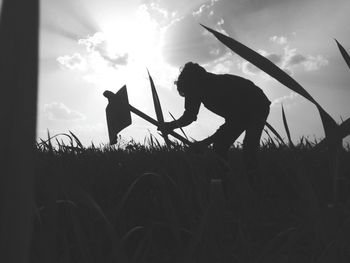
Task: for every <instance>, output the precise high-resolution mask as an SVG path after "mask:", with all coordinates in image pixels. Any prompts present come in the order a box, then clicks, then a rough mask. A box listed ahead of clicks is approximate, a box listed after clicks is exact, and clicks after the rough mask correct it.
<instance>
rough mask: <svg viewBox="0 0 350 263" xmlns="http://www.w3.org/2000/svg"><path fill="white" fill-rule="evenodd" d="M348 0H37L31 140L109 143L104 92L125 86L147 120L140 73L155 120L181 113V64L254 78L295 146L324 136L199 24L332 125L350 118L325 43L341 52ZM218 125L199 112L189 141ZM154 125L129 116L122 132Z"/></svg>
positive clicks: (312, 116)
mask: <svg viewBox="0 0 350 263" xmlns="http://www.w3.org/2000/svg"><path fill="white" fill-rule="evenodd" d="M349 11H350V2H349V1H348V0H333V1H328V0H327V1H326V0H210V1H203V0H194V1H185V0H176V1H174V0H162V1H160V0H158V1H147V0H143V1H136V0H129V1H121V0H119V1H118V0H98V1H97V0H44V1H41V31H40V33H41V35H40V93H39V105H38V137H45V136H46V131H47V129H49V131H50V133H51V134H56V133H61V132H68V131H69V130H70V131H72V132H74V133H75V134H76V135H77V136H78V137H79V138H80V139H81V140H82V141H83V142H84V143H85V144H86V145H88V144H89V143H90V142H91V141H93V142H94V143H95V144H99V143H108V134H107V126H106V119H105V107H106V105H107V100H106V99H105V98H104V97H103V96H102V93H103V91H104V90H111V91H113V92H116V91H117V90H118V89H119V88H120V87H122V86H123V85H124V84H126V85H127V88H128V93H129V101H130V103H131V104H132V105H133V106H135V107H136V108H138V109H140V110H142V111H144V112H145V113H147V114H149V115H151V116H152V117H154V118H155V112H154V109H153V102H152V97H151V90H150V86H149V81H148V76H147V68H148V69H149V71H150V73H151V75H152V76H153V79H154V82H155V85H156V87H157V90H158V93H159V97H160V100H161V103H162V107H163V112H164V117H165V119H166V120H168V121H170V120H171V117H170V115H169V114H168V112H169V111H170V112H171V113H172V114H173V115H175V116H176V117H179V116H181V114H182V112H183V104H184V100H183V98H181V97H180V96H179V95H178V93H177V91H176V87H175V86H174V84H173V82H174V80H176V77H177V75H178V73H179V67H181V66H182V65H183V64H184V63H186V62H188V61H193V62H197V63H199V64H201V65H202V66H204V67H205V68H206V69H207V70H208V71H211V72H214V73H220V74H221V73H230V74H236V75H240V76H242V77H245V78H249V79H251V80H253V81H254V82H255V83H256V84H257V85H258V86H260V87H261V88H262V89H263V90H264V92H265V93H266V94H267V96H268V97H269V99H270V100H271V101H272V102H273V105H272V107H271V113H270V117H269V119H268V121H269V122H270V123H271V124H273V125H274V126H275V127H276V128H277V130H278V131H279V132H280V133H281V134H282V136H284V137H285V132H284V129H283V124H282V117H281V103H283V105H284V107H285V112H286V115H287V120H288V122H289V126H290V130H291V134H292V137H293V138H294V140H297V139H299V138H300V137H301V136H303V135H305V136H309V137H310V138H313V137H314V136H315V137H316V138H321V137H323V130H322V124H321V120H320V118H319V115H318V112H317V110H316V108H315V107H314V106H313V105H312V104H311V103H310V102H308V101H306V100H304V99H303V98H301V97H300V96H298V95H296V94H294V93H292V92H291V91H290V90H288V89H287V88H286V87H284V86H283V85H282V84H280V83H278V82H276V81H274V80H273V79H271V78H269V77H268V76H266V75H265V74H263V73H262V72H260V71H259V70H258V69H256V68H255V67H254V66H252V65H251V64H249V63H247V62H246V61H244V60H243V59H242V58H240V57H239V56H238V55H236V54H233V53H232V52H230V51H228V50H227V49H226V48H225V47H224V46H223V45H222V44H220V43H219V42H218V41H217V40H216V39H215V38H214V37H213V35H211V34H208V33H207V32H205V30H204V29H203V28H202V27H201V26H200V25H199V23H202V24H204V25H206V26H209V27H211V28H214V29H216V30H219V31H220V32H222V33H224V34H227V35H229V36H231V37H233V38H235V39H236V40H238V41H240V42H242V43H243V44H245V45H247V46H249V47H251V48H253V49H254V50H256V51H258V52H260V53H261V54H263V55H264V56H266V57H268V58H269V59H270V60H271V61H273V62H274V63H276V64H277V65H279V66H280V67H281V68H283V69H284V70H285V71H287V72H288V73H289V74H291V75H292V76H293V77H294V78H295V79H296V80H297V81H298V82H299V83H300V84H301V85H302V86H303V87H304V88H305V89H306V90H307V91H308V92H309V93H310V94H311V95H312V96H313V97H314V98H315V99H316V100H317V101H318V102H319V103H320V104H321V105H322V106H323V107H324V108H325V110H326V111H328V112H329V113H330V115H331V116H332V117H333V118H334V119H335V120H336V121H337V122H339V121H340V116H342V117H343V118H344V119H346V118H348V117H350V106H349V104H348V101H349V99H350V87H349V80H350V71H349V69H348V68H347V66H346V64H345V62H344V61H343V58H342V57H341V55H340V52H339V50H338V48H337V46H336V44H335V42H334V40H333V38H336V39H337V40H338V41H339V42H340V43H342V44H343V46H344V47H345V48H346V49H347V50H348V51H349V49H350V34H349V29H348V25H349V22H350V21H349V20H350V19H349V17H348V14H349ZM222 123H223V119H222V118H220V117H218V116H215V115H214V114H212V113H210V112H208V111H207V110H206V109H205V108H204V106H202V107H201V110H200V114H199V116H198V120H197V122H196V123H193V124H192V125H190V126H188V127H186V128H185V131H186V132H187V133H188V135H189V136H190V137H193V138H195V139H202V138H205V137H207V136H209V135H211V134H212V133H213V132H215V130H216V129H217V128H218V127H219V125H220V124H222ZM149 132H151V133H155V132H156V128H155V127H154V126H152V125H150V124H148V123H147V122H145V121H144V120H142V119H140V118H138V117H135V116H133V124H132V125H131V126H130V127H128V128H127V129H125V130H124V131H123V132H122V133H121V135H122V136H123V138H124V139H125V140H129V139H131V138H134V139H135V140H137V141H143V139H144V138H145V137H146V136H148V135H149Z"/></svg>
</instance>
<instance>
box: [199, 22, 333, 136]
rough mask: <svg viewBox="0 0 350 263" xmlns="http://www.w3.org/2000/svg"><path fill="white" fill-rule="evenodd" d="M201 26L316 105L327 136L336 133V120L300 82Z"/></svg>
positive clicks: (239, 44) (245, 47)
mask: <svg viewBox="0 0 350 263" xmlns="http://www.w3.org/2000/svg"><path fill="white" fill-rule="evenodd" d="M201 26H202V27H204V28H205V29H207V30H208V31H209V32H210V33H212V34H213V35H214V36H215V37H216V38H217V39H218V40H219V41H220V42H222V43H223V44H224V45H226V46H227V47H228V48H229V49H231V50H232V51H233V52H235V53H237V54H238V55H240V56H241V57H242V58H244V59H246V60H247V61H249V62H250V63H252V64H253V65H255V66H256V67H258V68H259V69H261V70H262V71H264V72H265V73H267V74H268V75H270V76H271V77H273V78H274V79H276V80H277V81H279V82H280V83H282V84H283V85H285V86H286V87H288V88H289V89H291V90H293V91H294V92H296V93H298V94H300V95H301V96H303V97H304V98H306V99H308V100H309V101H311V102H312V103H314V104H315V105H316V107H317V109H318V110H319V112H320V115H321V120H322V123H323V127H324V130H325V134H326V136H328V135H330V134H332V133H333V132H334V130H335V128H336V127H337V124H336V122H335V121H334V119H333V118H332V117H331V116H330V115H329V114H328V113H327V112H326V111H325V110H324V109H323V108H322V107H321V106H320V105H319V104H318V103H317V101H316V100H315V99H314V98H313V97H312V96H311V95H310V94H309V93H308V92H307V91H306V90H305V89H304V88H303V87H302V86H301V85H300V84H299V83H298V82H296V81H295V80H294V79H293V78H292V77H291V76H289V75H288V74H287V73H286V72H284V71H283V70H282V69H280V68H279V67H277V66H276V65H275V64H274V63H272V62H271V61H270V60H268V59H267V58H265V57H264V56H262V55H260V54H259V53H257V52H255V51H254V50H252V49H250V48H248V47H247V46H245V45H243V44H242V43H240V42H238V41H236V40H234V39H233V38H230V37H228V36H225V35H223V34H221V33H219V32H217V31H215V30H213V29H211V28H209V27H206V26H204V25H202V24H201Z"/></svg>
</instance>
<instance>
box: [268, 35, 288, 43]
mask: <svg viewBox="0 0 350 263" xmlns="http://www.w3.org/2000/svg"><path fill="white" fill-rule="evenodd" d="M270 41H272V42H274V43H276V44H279V45H285V44H287V43H288V39H287V37H285V36H272V37H270Z"/></svg>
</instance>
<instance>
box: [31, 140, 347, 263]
mask: <svg viewBox="0 0 350 263" xmlns="http://www.w3.org/2000/svg"><path fill="white" fill-rule="evenodd" d="M36 159H37V167H38V173H37V178H36V217H35V219H34V224H35V227H34V233H33V242H32V249H31V262H125V263H126V262H269V263H271V262H349V259H350V176H349V175H350V152H349V151H347V150H343V151H342V152H341V154H340V160H339V161H340V164H341V165H340V178H339V188H338V202H337V203H336V204H335V203H331V201H330V200H332V180H333V179H332V178H331V176H330V173H331V171H332V169H331V167H330V164H329V161H328V160H329V156H328V155H327V152H326V151H324V152H323V151H315V150H314V149H313V148H312V145H311V144H310V143H302V144H299V145H297V146H296V147H294V148H293V149H290V148H287V147H282V146H280V147H276V146H275V145H273V144H272V143H271V142H270V143H265V144H264V146H263V148H262V149H261V151H260V161H261V166H260V169H259V170H258V171H256V172H255V173H254V174H250V175H249V176H248V175H246V174H245V172H244V169H243V166H242V153H241V150H240V149H239V148H233V149H232V150H231V152H230V162H229V166H227V165H226V164H223V163H222V162H221V161H220V160H219V159H217V158H216V156H215V155H213V154H212V153H210V152H207V153H203V154H194V153H191V152H188V151H186V150H185V149H183V148H182V147H181V146H180V145H178V146H175V147H174V148H173V149H172V150H168V149H167V148H165V147H162V146H160V145H158V146H157V145H155V144H153V146H151V147H146V146H143V145H141V144H137V143H130V144H128V145H127V146H126V147H125V148H123V149H121V148H108V147H105V148H95V147H90V148H82V147H80V146H79V145H77V147H74V146H73V145H71V146H69V147H68V146H63V145H61V146H60V148H59V149H58V148H56V149H54V148H53V147H51V146H50V145H49V144H47V143H46V144H45V143H42V144H41V145H38V150H37V154H36ZM247 178H251V181H250V182H251V183H252V185H251V186H252V187H250V185H249V184H248V180H247ZM213 179H215V180H213Z"/></svg>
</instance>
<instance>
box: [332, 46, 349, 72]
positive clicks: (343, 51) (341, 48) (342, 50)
mask: <svg viewBox="0 0 350 263" xmlns="http://www.w3.org/2000/svg"><path fill="white" fill-rule="evenodd" d="M334 40H335V42H337V45H338V48H339V50H340V53H341V54H342V56H343V58H344V60H345V62H346V64H347V65H348V67H349V68H350V56H349V54H348V52H346V50H345V48H344V47H343V46H342V45H341V44H340V43H339V42H338V41H337V40H336V39H334Z"/></svg>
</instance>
